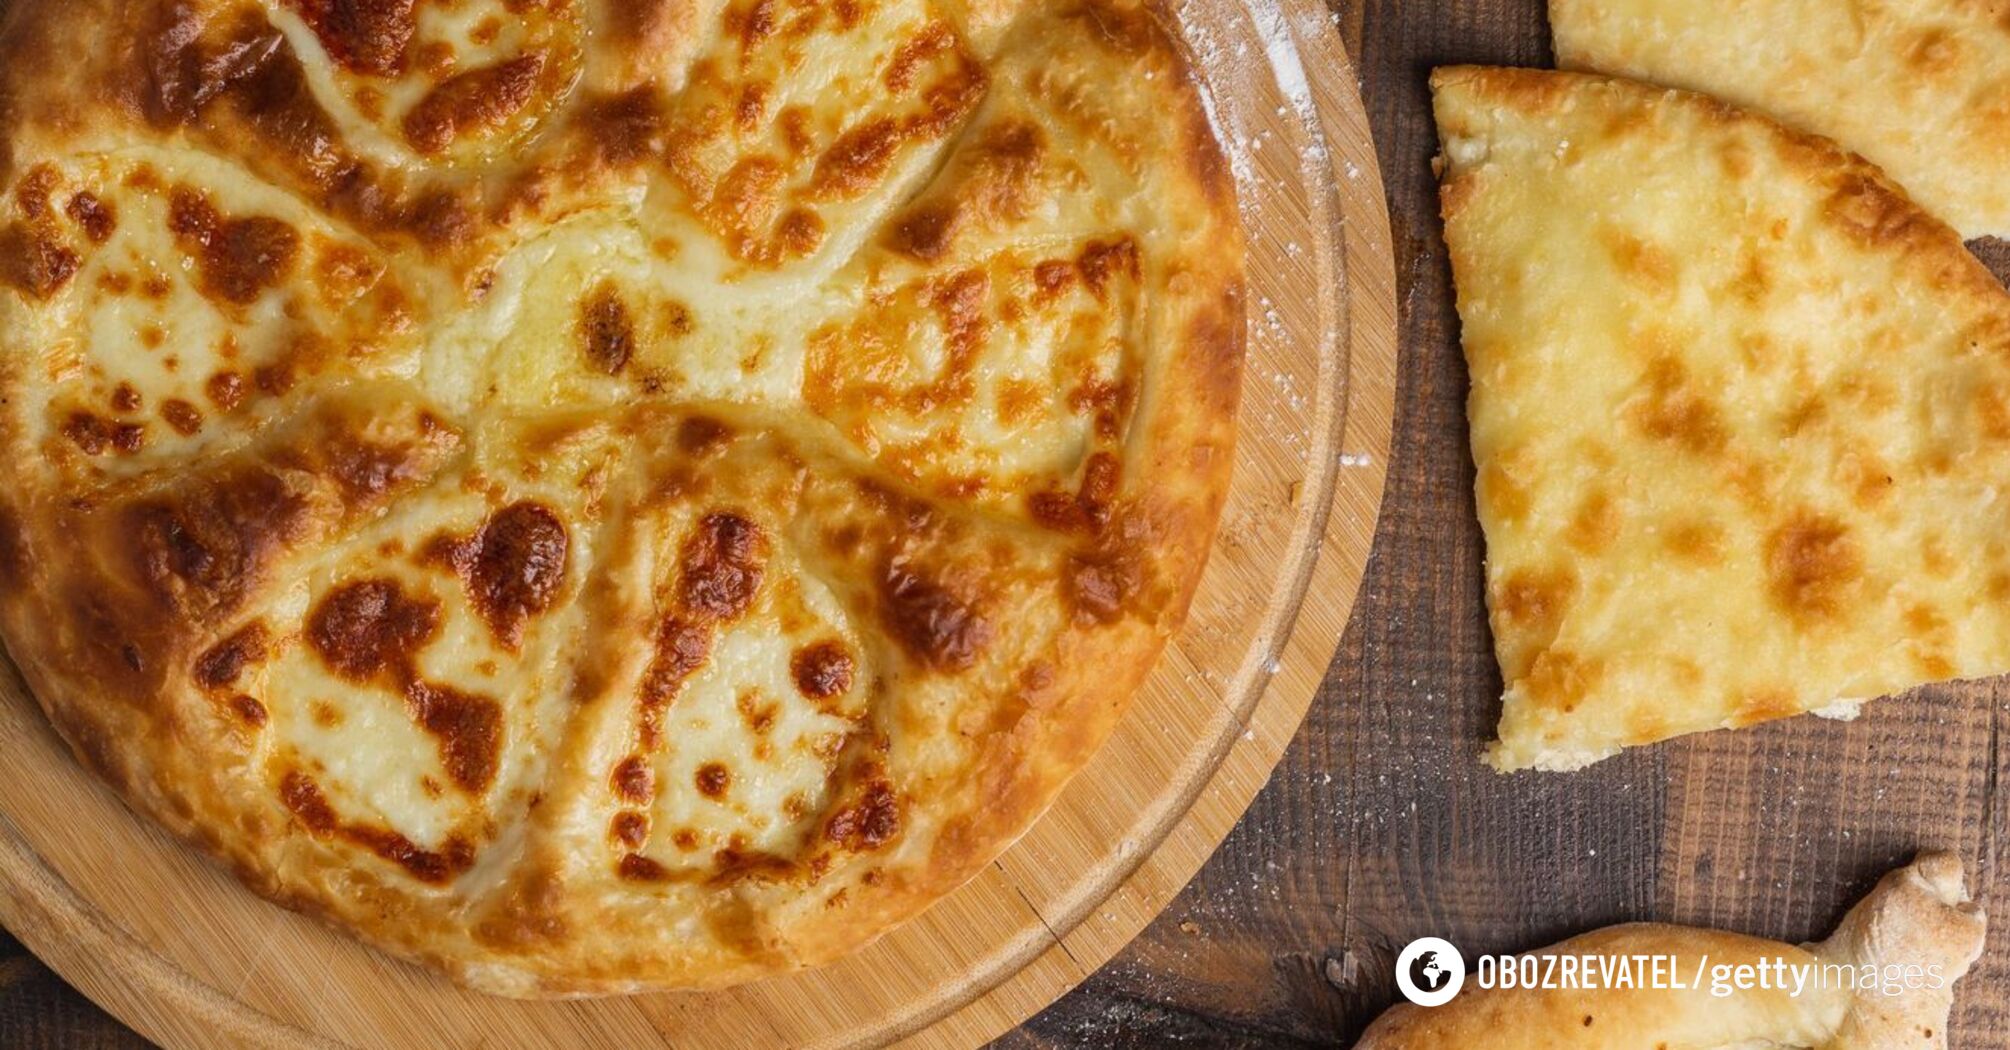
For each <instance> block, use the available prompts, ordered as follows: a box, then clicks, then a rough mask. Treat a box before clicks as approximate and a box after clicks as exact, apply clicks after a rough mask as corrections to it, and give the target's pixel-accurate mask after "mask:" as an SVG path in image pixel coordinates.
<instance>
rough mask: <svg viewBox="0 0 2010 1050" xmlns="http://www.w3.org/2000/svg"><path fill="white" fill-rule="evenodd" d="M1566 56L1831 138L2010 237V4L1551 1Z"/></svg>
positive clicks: (1986, 230)
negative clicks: (1715, 99)
mask: <svg viewBox="0 0 2010 1050" xmlns="http://www.w3.org/2000/svg"><path fill="white" fill-rule="evenodd" d="M1549 19H1550V26H1551V28H1552V31H1553V32H1554V33H1555V36H1556V58H1557V63H1558V64H1559V65H1561V66H1563V67H1564V68H1566V69H1579V70H1585V71H1591V72H1599V73H1610V74H1613V75H1615V76H1627V77H1634V78H1637V79H1641V80H1651V81H1653V82H1655V83H1659V84H1667V85H1670V86H1673V87H1682V88H1688V89H1691V90H1695V91H1703V92H1708V93H1709V94H1712V95H1716V96H1717V97H1719V98H1722V99H1725V100H1726V101H1729V102H1733V103H1735V104H1737V105H1740V106H1745V107H1749V108H1751V109H1756V110H1759V111H1761V112H1764V113H1768V114H1770V115H1772V116H1774V117H1776V118H1778V119H1780V120H1782V121H1785V122H1787V123H1789V124H1792V125H1794V126H1795V127H1799V128H1805V129H1807V130H1809V131H1814V132H1819V133H1820V134H1823V135H1828V136H1830V137H1832V138H1834V139H1836V140H1837V141H1838V142H1841V143H1842V144H1843V145H1845V146H1847V147H1849V148H1850V149H1853V150H1855V151H1857V152H1859V153H1861V154H1863V155H1864V156H1866V157H1868V158H1870V159H1871V160H1872V161H1874V162H1876V163H1877V164H1879V165H1880V166H1882V167H1883V168H1884V169H1885V170H1886V171H1888V172H1890V173H1891V175H1892V177H1893V178H1894V179H1896V180H1897V181H1898V182H1899V184H1900V185H1903V186H1904V187H1905V188H1906V190H1907V192H1909V193H1910V194H1911V195H1912V196H1913V198H1914V199H1916V200H1918V201H1919V203H1920V204H1922V205H1924V206H1925V207H1926V209H1927V210H1928V211H1931V212H1933V213H1934V214H1935V215H1938V216H1940V217H1941V218H1942V219H1944V220H1946V221H1947V222H1948V223H1950V224H1952V225H1953V226H1954V227H1955V228H1956V229H1958V230H1960V231H1961V232H1962V234H1963V235H1964V236H1967V237H1978V236H1981V235H1983V234H1995V235H1997V236H2004V235H2010V178H2005V177H2004V176H2003V172H2005V171H2006V170H2010V8H2006V7H2005V6H2004V5H2003V4H2001V3H1988V2H1982V0H1856V2H1853V3H1836V2H1835V0H1549Z"/></svg>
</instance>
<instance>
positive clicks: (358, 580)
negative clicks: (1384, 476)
mask: <svg viewBox="0 0 2010 1050" xmlns="http://www.w3.org/2000/svg"><path fill="white" fill-rule="evenodd" d="M0 70H4V73H0V188H4V193H5V196H4V200H0V239H4V241H5V244H4V250H0V635H4V638H5V641H6V645H7V649H8V652H9V653H10V654H11V655H12V657H13V659H14V660H15V662H16V663H17V664H19V666H20V668H21V670H22V672H23V673H24V675H25V677H26V679H27V681H28V682H29V684H30V685H31V687H32V688H33V691H34V693H35V695H36V696H37V697H38V699H39V700H40V702H41V704H42V706H43V707H44V709H45V710H46V711H47V713H48V715H49V717H50V719H51V721H52V722H53V723H54V725H55V726H56V728H57V730H58V731H59V732H60V733H61V734H62V735H63V737H64V738H65V739H66V740H67V741H68V742H69V743H70V744H71V745H72V746H73V748H74V749H75V751H76V752H77V754H78V756H79V757H80V758H81V759H82V760H83V761H84V762H86V763H87V764H88V765H89V766H90V767H91V768H93V769H94V770H96V771H97V772H98V773H100V774H101V775H102V776H103V777H104V778H105V779H106V780H108V781H109V782H110V783H111V784H112V785H114V786H115V787H116V788H117V789H118V790H119V791H120V792H121V793H122V794H123V795H124V796H125V797H126V798H127V799H128V800H129V801H130V802H131V803H132V805H133V806H134V807H135V808H137V809H138V810H140V811H141V812H143V813H145V814H146V815H148V816H150V817H151V818H153V819H154V820H156V821H158V822H159V823H160V824H162V825H164V826H165V827H167V828H168V829H170V830H172V831H173V832H174V833H176V834H178V835H180V836H182V837H183V838H185V839H188V840H190V841H192V842H194V843H196V844H198V845H199V846H201V847H202V848H203V849H205V850H207V851H208V852H210V853H211V854H213V855H215V856H216V857H218V858H220V859H221V860H222V861H224V862H225V863H227V864H228V865H229V866H230V867H231V868H233V869H234V870H235V871H236V872H237V873H238V874H239V875H240V876H241V877H242V878H243V879H244V880H245V882H247V883H248V884H249V885H250V886H251V887H252V888H254V889H256V890H257V891H259V892H260V893H263V894H266V895H268V896H270V897H272V898H274V899H276V900H279V901H282V902H284V903H286V904H288V905H290V906H292V907H295V908H299V909H301V910H304V911H307V912H310V913H313V914H316V915H319V916H321V917H324V918H325V919H327V920H329V921H331V922H333V923H335V924H337V925H338V926H341V927H344V928H346V929H348V930H349V931H351V932H353V933H355V934H356V935H358V936H360V937H362V938H364V939H365V940H368V941H369V942H371V943H374V944H376V945H378V946H381V947H383V948H386V949H388V950H391V951H393V952H395V953H398V954H400V955H403V956H406V957H410V958H414V959H418V960H421V961H424V962H426V963H428V964H431V965H433V966H435V967H438V968H440V969H442V970H445V971H446V972H448V973H450V974H451V975H453V976H454V977H455V978H457V979H458V980H461V981H463V982H465V983H467V984H470V985H472V986H474V987H477V988H480V989H483V990H487V991H492V992H499V993H503V994H510V995H577V994H605V993H617V992H628V991H635V990H640V989H645V988H657V987H691V986H703V985H720V984H726V983H732V982H736V981H742V980H746V979H750V978H753V977H758V976H761V975H764V974H769V973H774V972H778V971H783V970H788V969H793V968H797V967H801V966H805V965H810V964H814V963H817V962H820V961H824V960H828V959H831V958H833V957H835V956H837V955H839V954H841V953H843V952H846V951H848V950H851V949H853V948H855V947H857V946H858V945H860V944H863V943H866V942H868V941H870V940H871V939H872V938H873V937H874V936H876V935H878V934H880V933H881V932H883V931H885V930H887V929H888V928H889V927H891V926H892V925H894V924H896V923H898V922H900V921H901V920H903V919H905V918H907V917H908V916H911V915H913V914H914V913H916V912H918V911H919V910H921V909H922V908H924V907H926V906H927V905H928V904H929V903H930V902H931V901H933V900H934V899H936V898H937V897H939V896H941V895H942V894H944V893H946V892H948V891H949V890H951V889H953V888H954V887H956V886H957V885H959V884H960V883H962V882H963V881H964V880H965V879H967V878H968V877H969V876H970V875H972V874H973V873H974V872H975V871H976V870H978V868H979V867H981V866H982V865H984V864H985V863H988V862H989V861H990V860H991V858H992V857H994V856H995V855H996V854H997V853H998V852H999V851H1000V850H1002V849H1003V848H1004V846H1005V845H1006V844H1007V843H1009V842H1010V841H1011V840H1012V839H1013V838H1015V837H1016V836H1018V835H1019V834H1020V833H1021V832H1022V831H1023V830H1024V829H1025V828H1026V826H1027V825H1028V824H1029V823H1030V822H1031V821H1032V820H1033V819H1034V817H1035V816H1036V815H1037V814H1039V813H1040V812H1041V810H1042V809H1043V808H1044V807H1045V806H1046V805H1047V804H1048V802H1049V801H1050V800H1051V799H1052V798H1053V796H1054V795H1055V793H1056V792H1057V791H1058V790H1059V789H1060V787H1061V785H1062V784H1063V783H1064V782H1065V781H1066V780H1067V778H1068V777H1069V776H1070V775H1071V774H1072V773H1073V772H1074V771H1075V770H1076V769H1077V768H1079V767H1080V766H1081V765H1082V763H1083V762H1084V761H1086V760H1087V758H1088V757H1089V755H1090V754H1092V753H1093V752H1094V751H1095V750H1096V748H1097V747H1098V746H1099V745H1100V743H1101V742H1102V741H1103V739H1104V738H1105V737H1106V736H1107V734H1108V733H1109V731H1110V729H1111V727H1112V725H1113V723H1114V722H1115V721H1116V719H1117V717H1118V715H1119V714H1120V713H1121V712H1122V710H1123V708H1124V705H1125V702H1126V699H1127V698H1128V696H1129V694H1130V693H1131V692H1132V691H1133V690H1134V689H1135V688H1136V687H1137V685H1138V684H1139V682H1140V680H1141V679H1142V677H1143V676H1144V674H1145V672H1146V670H1147V669H1148V668H1149V667H1150V665H1151V664H1152V662H1153V660H1154V659H1155V658H1156V655H1157V653H1158V651H1159V649H1160V647H1161V646H1162V645H1163V643H1164V641H1165V640H1166V638H1167V637H1168V635H1169V634H1170V633H1171V632H1172V631H1173V630H1174V629H1175V628H1176V627H1177V626H1178V624H1179V623H1180V621H1181V619H1182V617H1183V616H1184V614H1185V610H1186V605H1187V602H1188V600H1189V598H1190V596H1191V594H1192V592H1193V589H1194V587H1195V585H1196V583H1197V580H1198V577H1199V575H1200V571H1201V568H1202V564H1203V562H1204V559H1205V556H1206V552H1207V548H1208V545H1209V542H1210V538H1211V535H1212V532H1213V530H1214V526H1215V521H1216V517H1217V514H1218V511H1219V508H1220V505H1221V501H1222V498H1223V495H1224V493H1225V489H1226V485H1227V478H1228V471H1229V466H1230V460H1231V458H1232V450H1233V442H1234V417H1235V411H1236V405H1237V395H1238V383H1239V375H1240V367H1241V359H1242V346H1243V343H1242V340H1243V308H1242V301H1241V266H1242V254H1241V247H1240V245H1241V240H1240V230H1239V226H1238V224H1237V219H1236V209H1235V201H1234V194H1233V187H1232V184H1231V180H1230V178H1229V176H1228V174H1227V172H1226V168H1225V166H1224V164H1223V163H1222V160H1221V157H1220V154H1219V151H1218V148H1217V144H1216V142H1215V140H1214V137H1213V135H1212V133H1211V131H1210V128H1209V126H1208V124H1207V122H1206V119H1205V117H1204V111H1203V109H1202V107H1201V105H1200V101H1199V98H1198V96H1197V94H1196V90H1197V89H1196V87H1195V85H1194V82H1193V79H1192V77H1191V75H1190V71H1189V69H1188V67H1187V65H1186V63H1185V61H1184V59H1183V58H1182V56H1181V53H1180V51H1179V49H1178V48H1177V46H1176V44H1175V40H1174V37H1173V36H1172V35H1171V34H1170V33H1169V31H1168V29H1167V28H1166V26H1165V24H1164V22H1163V15H1162V14H1161V13H1160V12H1158V11H1157V10H1155V9H1153V8H1151V7H1150V6H1148V5H1141V4H1138V3H1132V2H1127V0H1079V2H1078V0H1065V2H1060V3H1053V4H1031V5H1019V4H1015V3H1012V2H1010V0H1002V2H995V3H972V4H965V3H962V2H960V0H942V2H940V3H932V2H929V0H830V2H828V3H826V2H820V0H727V2H723V3H722V2H719V0H256V2H255V0H14V2H13V3H12V4H10V5H8V6H7V9H6V14H5V22H4V26H0Z"/></svg>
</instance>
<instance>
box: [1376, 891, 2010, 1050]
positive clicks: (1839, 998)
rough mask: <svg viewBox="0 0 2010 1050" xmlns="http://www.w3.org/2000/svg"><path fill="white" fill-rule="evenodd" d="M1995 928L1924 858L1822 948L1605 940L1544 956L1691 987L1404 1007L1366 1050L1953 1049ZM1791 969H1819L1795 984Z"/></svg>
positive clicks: (1713, 938)
mask: <svg viewBox="0 0 2010 1050" xmlns="http://www.w3.org/2000/svg"><path fill="white" fill-rule="evenodd" d="M1984 927H1985V919H1984V916H1983V914H1982V911H1981V910H1980V909H1979V908H1977V907H1976V906H1975V905H1973V904H1971V903H1969V901H1968V894H1967V891H1966V890H1965V889H1964V888H1963V887H1962V878H1961V862H1960V861H1959V860H1958V859H1956V858H1955V857H1953V856H1952V855H1949V854H1944V853H1933V854H1926V855H1924V856H1921V857H1920V858H1919V859H1918V860H1916V861H1914V862H1913V863H1912V864H1910V865H1907V866H1906V867H1903V868H1900V869H1898V870H1897V871H1894V872H1892V873H1890V874H1888V875H1886V876H1885V877H1884V879H1883V880H1882V881H1880V882H1879V883H1878V885H1877V887H1876V888H1875V889H1873V890H1872V891H1871V892H1870V894H1869V895H1868V896H1866V897H1865V898H1864V899H1863V900H1862V901H1860V902H1858V904H1857V905H1856V907H1854V908H1851V909H1850V912H1849V914H1848V915H1846V916H1845V917H1844V918H1843V921H1842V923H1841V924H1840V925H1839V926H1838V927H1837V928H1836V931H1835V933H1834V934H1833V935H1831V936H1830V937H1829V939H1828V940H1825V941H1822V942H1821V943H1819V944H1811V945H1805V946H1795V945H1790V944H1782V943H1780V942H1778V941H1769V940H1766V939H1764V938H1760V937H1750V936H1746V935H1744V934H1737V933H1728V932H1724V931H1720V930H1703V929H1696V928H1693V927H1686V926H1665V925H1660V924H1656V923H1632V924H1628V925H1623V926H1612V927H1607V928H1606V929H1602V930H1594V931H1592V932H1590V933H1586V934H1582V935H1579V936H1577V937H1572V938H1570V939H1569V940H1566V941H1563V942H1562V943H1560V944H1554V945H1551V946H1550V947H1547V948H1543V949H1540V950H1538V951H1536V952H1534V953H1532V954H1534V955H1538V956H1574V957H1578V958H1581V959H1590V960H1605V961H1606V962H1607V963H1618V964H1623V962H1624V960H1627V959H1651V958H1656V957H1662V958H1668V959H1670V960H1671V961H1670V963H1669V964H1668V965H1669V966H1670V967H1671V972H1669V974H1668V975H1667V976H1663V977H1661V978H1660V979H1661V980H1663V981H1670V982H1673V981H1679V982H1681V983H1682V984H1683V987H1681V988H1673V987H1658V988H1657V987H1642V986H1640V985H1641V984H1644V983H1646V981H1645V980H1644V979H1642V980H1639V981H1637V982H1636V984H1635V985H1633V986H1629V987H1607V988H1599V989H1589V990H1587V989H1567V988H1547V989H1542V988H1538V989H1527V988H1519V989H1505V988H1490V989H1484V990H1481V989H1475V988H1473V987H1471V986H1470V985H1468V986H1467V988H1466V990H1464V991H1461V992H1460V993H1459V994H1458V995H1457V996H1456V997H1454V998H1453V1000H1452V1001H1451V1002H1450V1003H1448V1004H1446V1005H1444V1006H1440V1007H1436V1008H1432V1009H1423V1008H1420V1007H1417V1006H1412V1005H1407V1004H1403V1005H1398V1006H1396V1007H1395V1008H1393V1009H1391V1010H1389V1011H1388V1012H1387V1013H1384V1014H1383V1015H1382V1016H1381V1017H1380V1018H1378V1019H1376V1021H1375V1023H1374V1024H1373V1025H1370V1026H1369V1028H1368V1031H1367V1032H1365V1033H1363V1035H1362V1037H1361V1041H1360V1043H1358V1044H1356V1045H1357V1050H1404V1048H1409V1047H1417V1048H1423V1047H1466V1046H1492V1047H1501V1048H1503V1050H1513V1048H1516V1047H1555V1048H1573V1050H1600V1048H1604V1047H1611V1048H1615V1050H1617V1048H1621V1047H1637V1046H1822V1047H1835V1048H1837V1050H1886V1048H1891V1047H1901V1046H1919V1047H1945V1046H1946V1045H1947V1015H1948V1011H1949V1009H1950V1008H1951V1006H1952V1005H1953V998H1954V983H1955V982H1956V981H1957V980H1959V979H1960V978H1961V976H1962V975H1963V974H1964V973H1966V972H1967V970H1968V967H1969V966H1970V965H1972V964H1973V963H1974V962H1975V960H1976V959H1977V958H1979V957H1980V956H1981V954H1982V941H1983V932H1984ZM1738 967H1748V968H1750V969H1749V970H1748V977H1747V978H1746V980H1747V986H1746V987H1742V988H1741V987H1739V986H1738V985H1737V984H1736V983H1735V978H1736V968H1738ZM1759 967H1766V968H1768V970H1769V977H1770V978H1771V980H1770V982H1769V983H1768V984H1766V985H1765V986H1756V983H1755V982H1756V981H1757V975H1758V968H1759ZM1915 967H1916V969H1912V970H1910V972H1911V973H1912V974H1913V977H1912V984H1911V985H1907V984H1906V983H1904V982H1905V977H1904V975H1905V974H1906V973H1907V972H1908V968H1915ZM1791 968H1809V969H1803V970H1802V971H1801V973H1800V975H1799V976H1795V975H1794V973H1793V972H1792V970H1791ZM1635 973H1636V974H1640V973H1641V971H1638V970H1636V971H1635ZM1699 976H1700V980H1699ZM1929 980H1931V981H1933V982H1935V983H1933V984H1932V985H1931V986H1930V987H1923V986H1922V985H1925V984H1926V983H1927V982H1928V981H1929ZM1782 981H1784V982H1785V986H1783V985H1782V983H1781V982H1782ZM1852 982H1855V983H1852Z"/></svg>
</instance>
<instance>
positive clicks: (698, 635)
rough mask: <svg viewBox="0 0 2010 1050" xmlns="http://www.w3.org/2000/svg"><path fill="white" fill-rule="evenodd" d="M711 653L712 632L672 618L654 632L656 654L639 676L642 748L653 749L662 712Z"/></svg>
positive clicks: (659, 731) (706, 627)
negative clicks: (640, 681)
mask: <svg viewBox="0 0 2010 1050" xmlns="http://www.w3.org/2000/svg"><path fill="white" fill-rule="evenodd" d="M711 654H712V629H711V628H710V627H709V626H707V625H704V624H699V623H693V622H691V621H689V620H685V619H680V618H677V617H674V616H673V617H671V618H669V619H666V620H664V621H663V624H662V626H661V627H659V628H657V630H656V654H655V656H654V657H653V658H651V659H650V661H649V668H648V670H647V671H645V672H644V673H643V676H642V691H641V692H642V695H641V701H642V712H641V735H642V743H643V746H645V747H650V748H653V747H656V746H657V745H658V744H659V743H660V742H661V740H662V735H663V728H662V725H663V709H664V708H666V707H668V706H670V702H671V701H672V700H675V699H676V698H677V693H678V691H679V690H680V689H682V688H683V687H684V681H685V679H687V678H689V677H691V674H692V672H694V671H696V670H697V669H698V668H700V667H702V666H704V664H705V659H706V657H708V656H710V655H711Z"/></svg>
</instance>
